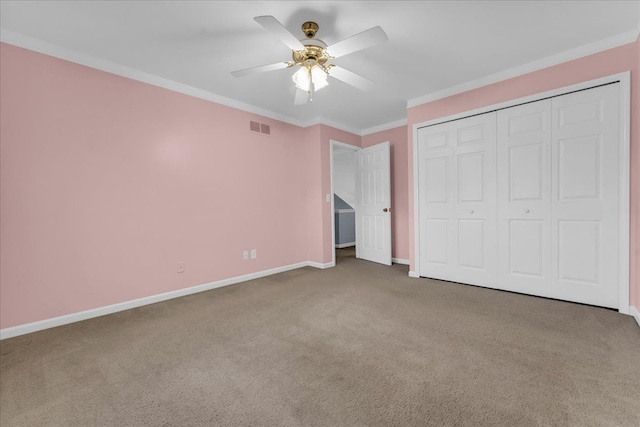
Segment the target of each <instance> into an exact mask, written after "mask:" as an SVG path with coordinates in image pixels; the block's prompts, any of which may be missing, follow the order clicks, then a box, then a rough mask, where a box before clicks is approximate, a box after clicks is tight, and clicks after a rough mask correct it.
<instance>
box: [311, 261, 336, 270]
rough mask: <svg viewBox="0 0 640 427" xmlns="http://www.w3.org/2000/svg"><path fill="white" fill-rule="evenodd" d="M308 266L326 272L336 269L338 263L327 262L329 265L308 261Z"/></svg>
mask: <svg viewBox="0 0 640 427" xmlns="http://www.w3.org/2000/svg"><path fill="white" fill-rule="evenodd" d="M306 265H307V266H308V267H314V268H319V269H321V270H324V269H326V268H331V267H335V266H336V263H335V261H333V262H327V263H324V264H322V263H320V262H314V261H307V262H306Z"/></svg>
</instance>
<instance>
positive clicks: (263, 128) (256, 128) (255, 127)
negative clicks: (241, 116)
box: [249, 121, 271, 135]
mask: <svg viewBox="0 0 640 427" xmlns="http://www.w3.org/2000/svg"><path fill="white" fill-rule="evenodd" d="M249 130H250V131H251V132H255V133H261V134H263V135H271V126H269V125H267V124H265V123H260V122H254V121H250V122H249Z"/></svg>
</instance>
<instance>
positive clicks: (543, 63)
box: [407, 30, 638, 108]
mask: <svg viewBox="0 0 640 427" xmlns="http://www.w3.org/2000/svg"><path fill="white" fill-rule="evenodd" d="M637 38H638V31H637V30H633V31H628V32H626V33H622V34H618V35H617V36H613V37H608V38H606V39H602V40H598V41H596V42H593V43H589V44H586V45H583V46H580V47H577V48H574V49H570V50H566V51H564V52H560V53H557V54H555V55H551V56H548V57H546V58H542V59H539V60H537V61H533V62H529V63H527V64H523V65H519V66H517V67H513V68H509V69H507V70H504V71H500V72H498V73H495V74H490V75H488V76H485V77H481V78H479V79H476V80H471V81H468V82H465V83H461V84H458V85H455V86H451V87H448V88H446V89H442V90H439V91H437V92H433V93H429V94H427V95H423V96H420V97H417V98H412V99H409V100H408V101H407V108H412V107H416V106H418V105H422V104H426V103H428V102H432V101H435V100H438V99H442V98H446V97H449V96H452V95H456V94H459V93H463V92H468V91H470V90H473V89H477V88H480V87H483V86H487V85H490V84H493V83H497V82H500V81H503V80H507V79H511V78H514V77H518V76H521V75H523V74H528V73H532V72H534V71H538V70H542V69H544V68H548V67H552V66H554V65H558V64H562V63H563V62H567V61H572V60H574V59H578V58H582V57H585V56H589V55H593V54H595V53H598V52H602V51H604V50H607V49H613V48H616V47H619V46H622V45H625V44H628V43H634V42H635V41H636V39H637Z"/></svg>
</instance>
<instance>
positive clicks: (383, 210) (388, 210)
mask: <svg viewBox="0 0 640 427" xmlns="http://www.w3.org/2000/svg"><path fill="white" fill-rule="evenodd" d="M382 212H391V209H388V208H384V209H382Z"/></svg>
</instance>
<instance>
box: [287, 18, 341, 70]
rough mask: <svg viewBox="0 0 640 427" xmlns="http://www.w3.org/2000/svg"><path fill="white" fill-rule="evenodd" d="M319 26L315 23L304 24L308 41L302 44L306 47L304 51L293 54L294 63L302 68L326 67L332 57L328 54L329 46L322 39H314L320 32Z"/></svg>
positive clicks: (305, 40) (303, 40)
mask: <svg viewBox="0 0 640 427" xmlns="http://www.w3.org/2000/svg"><path fill="white" fill-rule="evenodd" d="M318 28H319V27H318V24H316V23H315V22H311V21H309V22H305V23H304V24H302V31H303V32H304V35H305V36H306V37H307V39H302V40H300V42H301V43H302V44H303V45H304V50H294V51H293V52H292V57H293V61H294V62H295V63H296V64H300V65H302V66H307V67H312V66H314V65H316V64H317V65H324V64H325V63H326V62H327V61H328V60H330V59H331V56H330V55H329V54H328V53H327V50H326V49H327V44H326V43H325V42H323V41H322V40H320V39H316V38H314V37H315V35H316V32H317V31H318Z"/></svg>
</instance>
